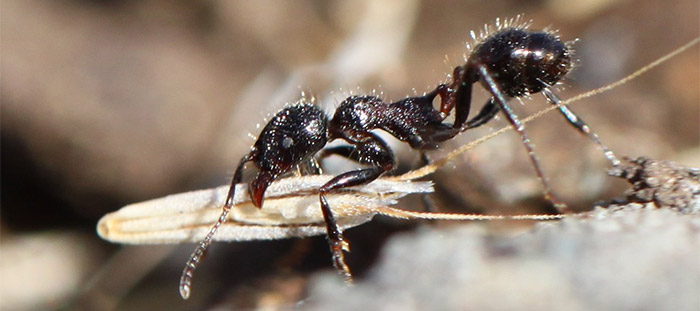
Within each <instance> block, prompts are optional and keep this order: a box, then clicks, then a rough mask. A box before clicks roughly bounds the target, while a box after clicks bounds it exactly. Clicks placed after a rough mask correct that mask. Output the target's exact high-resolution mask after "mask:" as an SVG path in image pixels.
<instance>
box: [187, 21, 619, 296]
mask: <svg viewBox="0 0 700 311" xmlns="http://www.w3.org/2000/svg"><path fill="white" fill-rule="evenodd" d="M514 21H515V22H517V21H519V19H515V20H512V19H511V20H508V21H506V22H505V23H504V24H503V25H500V24H499V21H498V20H497V22H496V25H497V28H498V31H497V32H495V33H493V34H491V35H490V36H485V35H482V40H481V42H480V43H479V44H478V45H477V46H476V47H475V48H474V50H473V51H472V52H471V54H470V55H469V57H468V59H467V61H466V64H464V65H460V66H457V67H456V68H454V71H453V74H452V82H451V83H449V84H440V85H438V86H437V87H436V88H435V89H434V90H433V91H431V92H429V93H426V94H425V95H422V96H416V97H408V98H404V99H401V100H399V101H396V102H393V103H387V102H384V101H383V100H382V99H380V98H379V97H376V96H350V97H348V98H347V99H345V100H344V101H343V102H341V103H340V105H339V106H338V108H337V109H336V110H335V113H334V115H333V116H332V118H330V120H329V118H328V116H327V115H326V114H325V113H324V112H323V111H322V110H321V109H320V108H319V107H317V106H315V105H314V104H312V103H310V102H309V101H307V100H305V99H302V100H300V101H299V102H298V103H296V104H294V105H290V106H288V107H286V108H283V109H282V110H280V111H279V112H278V113H277V114H276V115H275V116H274V117H272V119H271V120H270V121H269V122H268V123H267V125H266V126H265V127H264V128H263V130H262V132H261V134H260V136H259V137H258V139H257V141H256V142H255V144H254V145H253V146H252V147H251V149H250V151H249V152H248V153H247V154H246V155H244V156H243V157H242V158H241V160H240V162H239V164H238V166H237V168H236V171H235V173H234V176H233V179H232V180H231V186H230V188H229V191H228V195H227V197H226V201H225V204H224V206H223V211H222V213H221V215H220V217H219V219H218V220H217V222H216V223H215V224H214V225H213V227H212V228H211V230H210V231H209V233H208V234H207V235H206V237H205V238H204V240H202V241H201V242H200V243H199V245H198V246H197V248H196V249H195V251H194V252H193V253H192V255H191V256H190V258H189V260H188V261H187V263H186V266H185V269H184V271H183V273H182V277H181V279H180V294H181V295H182V297H183V298H185V299H187V298H188V297H189V294H190V288H191V281H192V276H193V273H194V270H195V269H196V266H197V264H198V263H199V262H200V261H201V259H202V257H203V256H204V255H205V253H206V251H207V248H208V247H209V245H210V244H211V242H212V237H213V235H214V234H215V233H216V231H217V230H218V228H219V227H220V226H221V225H222V224H223V223H224V222H225V221H226V218H227V216H228V213H229V211H230V209H231V207H233V206H234V197H235V189H236V185H237V184H238V183H240V182H241V179H242V175H243V170H244V168H245V165H246V163H248V162H253V164H254V165H255V166H256V167H257V168H258V174H257V175H256V176H255V178H254V179H253V180H252V181H251V182H250V183H249V188H248V189H249V193H250V198H251V200H252V203H253V204H254V205H255V206H257V207H261V206H262V204H263V198H264V194H265V190H266V189H267V188H268V186H269V185H270V184H271V183H272V182H273V181H275V180H276V179H278V178H279V177H280V176H282V175H283V174H285V173H288V172H289V171H290V170H291V169H292V168H295V167H296V168H299V169H302V170H305V171H307V172H312V173H320V171H321V168H320V165H319V164H318V161H319V160H322V159H324V158H325V157H328V156H331V155H338V156H342V157H345V158H348V159H350V160H353V161H355V162H358V163H360V164H364V165H367V166H369V167H367V168H361V169H357V170H352V171H349V172H345V173H342V174H340V175H337V176H335V177H333V178H332V179H330V180H329V181H328V182H326V183H325V184H324V185H322V186H321V187H320V188H319V189H318V192H319V202H320V207H321V211H322V214H323V218H324V221H325V225H326V232H327V235H328V239H329V246H330V250H331V253H332V255H333V265H334V267H335V268H336V269H337V270H338V272H339V273H341V274H342V275H343V276H344V277H345V279H346V280H347V281H348V283H350V282H351V281H352V275H351V273H350V269H349V268H348V266H347V264H346V263H345V259H344V252H347V251H349V244H348V243H347V242H345V240H344V238H343V234H342V231H341V229H340V227H339V226H338V224H337V223H336V220H335V218H334V216H333V211H332V209H331V207H330V206H329V204H328V202H327V201H326V195H327V194H328V193H329V192H331V191H337V190H340V189H343V188H347V187H353V186H357V185H362V184H367V183H370V182H372V181H373V180H375V179H377V178H379V177H380V176H382V175H383V174H385V173H387V172H390V171H392V169H393V168H394V167H395V166H396V160H395V157H394V154H393V152H392V151H391V149H390V148H389V146H388V145H387V144H386V142H384V141H383V140H382V139H381V138H380V137H379V136H377V135H376V134H374V133H372V131H373V130H376V129H381V130H384V131H386V132H388V133H389V134H391V135H392V136H394V137H396V138H397V139H398V140H400V141H403V142H406V143H408V144H409V145H410V146H411V148H413V149H416V150H420V151H421V152H425V151H426V150H431V149H436V148H438V144H439V143H441V142H444V141H446V140H449V139H452V138H453V137H455V136H456V135H457V134H459V133H461V132H463V131H466V130H468V129H471V128H475V127H478V126H480V125H483V124H485V123H486V122H488V121H489V120H491V119H493V118H494V116H495V115H496V114H497V113H498V111H501V110H502V111H503V112H504V114H505V116H506V118H507V119H508V121H509V122H510V124H511V125H512V126H513V127H514V128H515V130H516V131H517V132H518V133H519V134H520V136H521V138H522V141H523V144H524V145H525V148H526V149H527V151H528V155H529V156H530V160H531V161H532V163H533V166H534V167H535V170H536V172H537V176H538V177H539V179H540V180H541V182H542V183H543V185H544V188H545V190H544V192H545V197H546V198H548V199H549V200H550V201H551V202H552V203H554V204H555V207H557V208H559V210H560V211H561V212H566V211H567V210H566V207H565V205H564V204H563V203H560V202H559V201H558V200H557V199H556V198H555V197H554V195H553V194H552V192H551V190H550V187H549V185H548V184H547V182H546V180H545V178H544V174H543V173H542V170H541V169H540V166H539V163H538V160H537V157H536V156H535V154H534V149H533V147H532V145H531V143H530V141H529V139H528V137H527V135H526V133H525V130H524V126H523V124H522V123H521V122H520V121H519V119H518V117H517V116H516V115H515V113H514V112H513V110H512V109H511V108H510V106H509V105H508V100H509V99H511V98H514V97H522V96H526V95H529V94H534V93H538V92H542V93H543V94H544V95H545V97H546V98H547V100H548V101H549V102H550V103H552V104H554V105H557V106H558V108H559V110H560V111H561V113H562V114H563V115H564V116H565V117H566V119H567V120H568V121H569V123H571V124H572V125H573V126H574V127H575V128H577V129H578V130H579V131H581V132H582V133H584V134H586V135H588V136H589V137H591V139H593V140H594V141H595V142H596V143H597V144H598V145H599V146H600V147H601V148H602V149H603V151H604V152H605V155H606V157H607V158H608V159H609V160H610V161H611V162H612V163H613V165H614V166H617V165H618V164H619V161H618V160H617V158H616V157H615V156H614V155H613V153H612V152H611V151H610V150H609V149H608V148H607V147H605V146H604V145H603V144H602V143H601V142H600V139H598V136H597V135H595V133H593V132H591V130H590V128H589V127H588V126H587V125H586V124H585V123H584V122H583V120H581V119H580V118H578V117H577V116H576V114H574V113H573V112H572V111H571V110H570V109H569V108H568V107H567V106H566V105H564V104H562V102H561V100H560V99H559V98H558V97H557V96H556V95H555V94H554V93H552V91H551V90H550V87H551V86H552V85H554V84H556V83H557V82H559V81H560V80H561V79H562V78H563V77H564V76H565V75H566V74H567V73H568V72H569V71H570V70H571V69H572V67H573V65H572V60H571V54H572V50H571V47H570V44H569V43H564V42H562V41H561V40H560V39H559V37H558V36H556V35H555V34H554V33H552V32H550V31H541V32H535V31H529V30H527V27H528V26H529V25H528V24H522V25H513V24H514ZM472 36H474V35H473V33H472ZM477 82H481V84H482V85H483V86H484V87H485V88H486V89H487V90H488V91H489V92H490V93H491V95H492V97H491V99H490V100H489V101H488V102H487V103H486V104H485V105H484V107H483V108H482V109H481V110H480V112H479V113H478V114H477V115H476V116H475V117H473V118H472V119H469V118H468V117H469V109H470V106H471V91H472V86H473V84H475V83H477ZM437 97H440V108H439V110H436V109H435V108H434V107H433V101H434V100H435V99H436V98H437ZM452 110H454V111H455V118H454V122H453V123H451V124H450V123H445V122H444V121H445V119H446V118H447V117H448V116H449V115H450V113H451V112H452ZM336 139H342V140H344V141H345V142H346V143H347V145H341V146H336V147H330V148H325V149H324V147H325V146H326V144H327V143H329V142H331V141H333V140H336Z"/></svg>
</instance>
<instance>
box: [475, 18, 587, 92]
mask: <svg viewBox="0 0 700 311" xmlns="http://www.w3.org/2000/svg"><path fill="white" fill-rule="evenodd" d="M469 65H472V66H473V65H477V66H486V67H488V69H489V71H490V72H491V73H492V74H493V78H494V79H495V80H496V81H497V82H498V84H499V85H500V86H501V88H502V90H503V92H504V93H505V94H506V95H508V96H510V97H518V96H522V95H526V94H532V93H537V92H539V91H541V90H542V89H544V88H546V87H547V86H550V85H554V84H556V83H557V82H558V81H559V80H560V79H561V78H563V77H564V76H565V75H566V74H567V73H568V72H569V71H570V70H571V68H572V67H573V63H572V60H571V49H570V48H569V47H568V45H567V44H566V43H564V42H562V41H561V40H560V39H559V37H557V36H556V35H554V34H552V33H550V32H533V31H528V30H526V29H524V28H506V29H503V30H501V31H499V32H497V33H494V34H493V35H490V36H488V37H487V38H485V39H484V40H483V41H482V42H481V43H480V44H479V45H477V46H476V48H475V49H474V50H473V51H472V53H471V54H470V55H469Z"/></svg>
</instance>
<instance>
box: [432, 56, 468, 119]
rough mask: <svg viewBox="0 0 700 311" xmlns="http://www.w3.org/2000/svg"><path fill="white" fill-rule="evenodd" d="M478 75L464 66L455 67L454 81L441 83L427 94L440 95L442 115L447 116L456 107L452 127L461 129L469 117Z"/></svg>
mask: <svg viewBox="0 0 700 311" xmlns="http://www.w3.org/2000/svg"><path fill="white" fill-rule="evenodd" d="M475 77H476V75H475V74H474V72H473V71H472V70H465V69H464V67H463V66H457V67H455V69H454V71H453V72H452V83H450V84H449V85H448V84H440V85H438V86H437V88H435V90H433V91H432V92H430V93H428V94H426V95H425V96H426V97H427V98H429V99H431V100H432V99H433V98H435V96H436V95H439V96H440V115H441V116H442V118H443V119H444V118H447V116H449V115H450V111H452V109H455V107H456V109H455V122H454V124H453V125H452V128H455V129H459V128H461V127H462V125H463V124H464V122H466V121H467V118H468V117H469V109H470V108H471V100H472V85H473V84H474V82H476V79H475Z"/></svg>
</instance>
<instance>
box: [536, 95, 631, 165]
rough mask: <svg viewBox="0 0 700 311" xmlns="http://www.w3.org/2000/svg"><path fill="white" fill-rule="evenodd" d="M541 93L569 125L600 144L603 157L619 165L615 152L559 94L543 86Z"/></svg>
mask: <svg viewBox="0 0 700 311" xmlns="http://www.w3.org/2000/svg"><path fill="white" fill-rule="evenodd" d="M542 93H544V96H545V97H546V98H547V101H549V102H550V103H552V104H553V105H556V106H557V108H559V111H560V112H561V114H563V115H564V117H565V118H566V119H567V120H568V121H569V123H570V124H571V125H573V126H574V127H575V128H576V129H578V130H579V131H580V132H581V133H583V134H584V135H586V136H588V137H589V138H590V139H591V140H593V141H594V142H595V143H596V144H598V146H600V149H602V150H603V153H604V154H605V157H606V158H607V159H608V161H610V163H612V165H613V166H619V165H620V160H618V159H617V157H616V156H615V154H614V153H613V152H612V150H610V149H608V147H606V146H605V145H604V144H603V142H601V141H600V138H599V137H598V135H597V134H596V133H594V132H593V131H591V128H590V127H589V126H588V125H587V124H586V122H584V121H583V119H581V118H579V117H578V116H577V115H576V113H574V112H573V111H572V110H571V109H570V108H569V106H568V105H565V104H563V103H562V102H561V99H559V96H557V95H556V94H554V93H552V91H551V90H550V89H549V88H545V89H543V90H542Z"/></svg>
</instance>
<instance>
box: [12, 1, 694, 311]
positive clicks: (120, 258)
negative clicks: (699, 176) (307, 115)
mask: <svg viewBox="0 0 700 311" xmlns="http://www.w3.org/2000/svg"><path fill="white" fill-rule="evenodd" d="M518 14H524V16H525V19H526V20H529V19H532V20H533V23H532V27H531V28H532V29H542V28H545V27H549V26H551V27H552V28H553V29H558V30H559V34H560V36H561V37H562V38H563V39H564V40H574V39H578V42H577V43H576V44H575V47H576V57H577V59H578V67H577V68H576V69H575V71H574V72H572V73H571V75H570V76H569V77H568V78H567V80H566V81H565V83H564V85H563V86H562V87H560V89H559V91H558V94H559V95H560V96H561V97H562V98H569V97H572V96H574V95H576V94H578V93H580V92H583V91H586V90H589V89H592V88H596V87H599V86H602V85H605V84H607V83H610V82H614V81H616V80H618V79H620V78H622V77H624V76H626V75H627V74H630V73H632V72H633V71H634V70H636V69H638V68H640V67H642V66H643V65H645V64H647V63H649V62H651V61H653V60H655V59H656V58H658V57H660V56H662V55H664V54H666V53H668V52H669V51H671V50H673V49H675V48H677V47H679V46H681V45H683V44H685V43H686V42H688V41H690V40H691V39H693V38H694V37H697V36H698V35H700V18H699V15H700V3H699V2H698V1H696V0H679V1H674V2H673V3H670V2H668V1H662V0H648V1H628V0H600V1H585V2H580V1H573V0H571V1H569V0H567V1H554V0H552V1H547V0H541V1H522V0H521V1H514V0H511V1H508V0H495V1H454V0H443V1H417V0H406V1H398V0H395V1H369V0H366V1H352V2H349V1H347V2H346V1H284V2H282V1H217V0H211V1H203V0H202V1H184V0H183V1H162V0H153V1H120V0H82V1H81V0H72V1H68V0H62V1H36V0H6V1H3V2H2V11H1V12H0V18H1V25H0V26H1V31H2V33H1V36H0V37H1V47H2V54H1V60H2V63H1V69H2V72H1V76H0V83H1V85H0V102H1V107H2V111H1V112H2V113H1V134H2V148H1V151H2V154H1V159H2V168H1V173H2V194H1V198H2V202H1V205H2V208H1V210H0V211H1V214H0V216H1V220H0V221H1V222H0V225H1V226H2V227H1V231H0V233H2V235H1V237H0V247H1V248H2V251H1V252H0V260H1V261H0V272H1V273H2V284H0V308H2V309H3V310H56V309H63V310H159V309H165V308H167V309H169V310H209V309H216V308H219V307H220V308H230V307H237V308H262V307H270V308H285V307H293V306H294V305H295V304H297V303H298V302H299V301H302V300H303V299H304V297H305V296H304V292H305V286H306V282H307V279H308V275H310V274H311V273H313V272H315V271H319V270H323V271H327V270H330V269H331V268H332V265H331V262H330V258H329V257H330V256H329V254H328V250H327V245H326V242H325V239H324V238H323V237H318V238H311V239H304V240H290V241H274V242H246V243H235V244H217V245H215V246H214V247H213V250H212V252H210V255H209V257H208V258H207V260H206V261H205V262H204V264H203V265H202V266H201V267H200V269H199V270H198V272H197V276H196V278H195V280H194V291H193V296H192V297H191V299H190V300H189V301H186V302H185V301H182V300H181V299H180V297H179V294H178V291H177V283H178V280H179V275H180V272H181V269H182V268H183V264H184V262H185V260H186V259H187V257H188V256H189V253H190V252H191V250H192V248H193V245H181V246H156V247H154V246H148V247H138V246H127V247H122V246H119V245H112V244H109V243H108V242H105V241H102V240H100V239H99V238H98V237H97V235H96V233H95V225H96V223H97V220H98V219H99V218H100V217H101V216H102V215H104V214H105V213H108V212H111V211H115V210H117V209H119V208H120V207H121V206H124V205H126V204H129V203H134V202H138V201H143V200H147V199H151V198H156V197H161V196H165V195H167V194H172V193H178V192H184V191H189V190H195V189H202V188H208V187H213V186H217V185H222V184H226V183H228V181H229V178H230V176H231V174H232V172H233V169H234V165H235V164H236V163H237V162H238V160H239V159H240V157H241V156H242V155H243V154H244V153H245V152H246V151H247V150H248V148H249V147H250V145H251V144H252V143H253V141H254V140H253V139H252V138H251V137H250V136H249V134H250V133H252V134H253V135H255V134H257V131H259V130H258V129H257V128H256V124H261V125H262V124H264V121H263V118H264V117H265V116H267V115H269V114H271V113H274V112H276V111H277V110H278V109H280V108H281V107H282V106H283V105H284V104H285V103H290V102H294V101H296V100H297V99H298V98H299V97H300V96H301V95H300V94H301V93H302V92H304V93H305V94H307V95H313V96H314V97H315V98H316V100H317V102H318V103H319V105H322V106H323V107H324V108H325V109H326V110H327V111H328V112H329V113H330V112H332V111H333V108H334V107H335V105H337V104H338V103H339V102H340V101H342V99H344V98H345V97H346V96H348V95H349V94H368V93H370V92H377V93H380V94H382V95H381V96H382V97H383V98H385V99H386V100H387V101H389V100H398V99H401V98H404V97H406V96H412V95H414V94H416V93H418V94H420V93H423V92H425V91H429V90H430V89H432V88H434V87H435V86H436V85H437V84H439V83H442V82H445V81H447V74H449V73H451V71H452V68H453V67H454V66H456V65H459V64H460V63H462V62H463V60H464V55H465V53H467V51H466V49H465V44H464V43H465V42H467V41H469V42H471V39H470V38H469V31H470V30H477V32H478V29H480V28H483V26H484V24H493V23H494V21H495V19H496V18H497V17H501V18H511V17H515V16H516V15H518ZM699 82H700V57H699V54H698V47H697V46H695V47H693V48H692V49H691V50H690V51H686V52H684V53H682V54H680V55H678V56H677V57H675V58H673V59H672V60H670V61H669V62H667V63H665V64H663V65H662V66H660V67H658V68H655V69H653V70H652V71H651V72H649V73H647V74H645V75H643V76H641V77H640V78H638V79H636V80H634V81H632V82H630V83H628V84H626V85H624V86H622V87H620V88H617V89H615V90H612V91H610V92H607V93H604V94H601V95H598V96H595V97H592V98H588V99H585V100H582V101H580V102H578V103H576V104H574V105H573V109H574V110H575V111H577V113H579V115H580V116H582V117H583V118H584V119H585V120H586V121H587V122H588V123H589V125H590V126H591V127H592V128H593V130H594V131H596V132H597V133H598V134H599V135H600V137H601V139H602V140H603V141H604V142H605V143H606V144H607V145H608V146H609V147H610V148H612V149H613V150H614V151H615V152H616V153H617V154H618V155H619V156H623V155H629V156H642V155H644V156H650V157H653V158H656V159H664V160H673V161H679V162H681V163H684V164H687V165H693V166H700V91H699V88H698V86H699ZM476 89H477V90H476V91H475V95H474V104H473V106H475V108H474V109H478V108H479V107H480V106H481V104H482V103H484V102H485V101H486V99H487V98H488V96H487V94H486V92H485V91H483V89H482V88H480V87H477V88H476ZM524 103H525V104H524V105H520V104H517V101H514V107H515V109H516V111H517V112H518V113H519V114H520V115H521V116H526V115H528V114H531V113H533V112H536V111H538V110H540V109H542V108H545V107H546V106H547V104H546V102H545V101H544V100H543V98H542V97H541V96H540V95H539V94H536V95H534V96H532V99H527V100H524ZM505 125H506V122H504V121H503V120H502V119H499V120H496V121H493V122H492V123H489V124H488V125H487V126H484V127H483V128H479V129H476V130H473V131H470V132H467V133H464V134H462V135H460V136H459V137H457V138H456V139H454V140H452V141H450V142H447V143H445V144H444V145H443V147H442V148H441V150H438V151H435V152H433V153H431V154H430V156H431V157H432V158H434V159H437V158H440V157H441V156H442V155H444V154H445V153H446V152H448V151H450V150H453V149H454V148H456V147H458V146H460V145H462V144H464V143H467V142H469V141H471V140H474V139H476V138H478V137H480V136H482V135H484V134H487V133H489V132H490V131H493V130H494V129H498V128H500V127H502V126H505ZM527 131H528V133H529V135H530V137H531V139H532V140H533V142H534V144H535V148H536V151H537V155H538V156H539V157H540V160H541V162H542V165H543V168H544V170H545V173H546V175H547V177H548V178H549V180H550V182H551V184H552V186H553V188H554V191H555V192H556V193H557V194H558V195H559V196H560V197H561V198H562V199H563V200H564V201H566V202H567V203H568V204H569V205H570V206H572V207H573V208H575V209H577V210H587V209H590V208H591V206H592V203H594V202H596V201H600V200H609V199H612V198H614V197H615V196H619V195H620V194H621V193H622V191H623V190H624V189H625V185H624V182H622V181H618V180H614V179H612V178H610V177H607V176H606V174H605V172H606V169H607V168H608V163H607V162H606V160H605V158H604V157H603V156H602V153H601V152H600V151H599V150H598V149H597V148H596V147H595V145H594V144H592V143H591V142H590V141H588V140H587V139H586V138H585V137H583V136H581V135H580V134H578V133H577V132H576V131H575V130H573V129H571V127H570V126H569V125H568V124H567V123H566V122H565V121H563V118H562V117H561V116H560V115H557V114H554V113H552V114H549V115H547V116H545V117H543V118H541V119H539V120H537V121H535V122H533V123H530V124H528V125H527ZM390 141H391V144H392V147H393V148H394V150H395V151H396V153H397V156H398V158H399V161H400V163H401V167H400V168H399V170H400V171H406V170H408V169H410V168H411V167H414V166H415V165H416V163H417V161H418V160H417V156H416V153H415V152H413V151H412V150H410V149H409V148H407V145H405V144H402V143H400V142H397V141H395V140H390ZM331 169H332V168H331ZM338 170H340V168H338ZM432 179H433V180H434V181H435V182H436V187H437V193H436V194H435V195H434V196H432V199H433V200H434V201H435V204H436V207H437V208H439V209H441V210H444V211H452V212H481V213H488V214H502V213H511V214H513V213H522V212H543V211H551V208H550V207H548V205H547V202H546V201H544V200H543V199H542V194H541V184H540V183H539V181H538V180H537V178H536V176H535V174H534V171H533V169H532V167H531V165H530V163H529V160H528V158H527V156H526V153H525V151H524V148H523V146H522V143H521V142H520V140H519V138H518V136H517V135H515V134H513V133H509V134H506V135H501V136H500V137H498V138H496V139H493V140H491V141H489V142H487V143H485V144H483V145H481V146H478V147H477V148H475V149H473V150H472V151H470V152H468V153H467V154H465V155H464V156H462V157H461V158H460V159H458V160H457V161H455V162H454V163H451V164H449V165H447V167H444V168H443V169H441V170H440V171H439V172H438V173H437V174H435V175H434V176H433V178H432ZM412 201H420V200H412ZM401 207H402V208H419V209H420V208H422V207H420V206H416V207H413V206H410V205H409V204H405V205H402V206H401ZM414 225H415V224H410V223H406V222H396V221H387V220H379V221H375V222H373V223H371V224H368V225H364V226H361V227H358V228H355V229H351V230H348V232H347V238H348V239H349V240H350V241H351V242H352V246H353V253H352V254H351V255H350V258H349V264H350V266H351V267H353V269H355V271H357V272H358V273H359V274H360V275H362V272H363V271H365V270H366V269H367V268H368V267H371V265H372V262H373V260H374V259H375V258H376V256H377V254H378V252H379V251H380V249H381V245H382V243H383V241H384V240H385V239H386V238H387V237H389V236H390V235H391V234H393V233H395V232H398V231H402V230H410V229H411V228H412V227H413V226H414ZM437 225H443V224H437ZM444 225H449V224H444ZM301 308H303V306H302V307H301Z"/></svg>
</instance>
